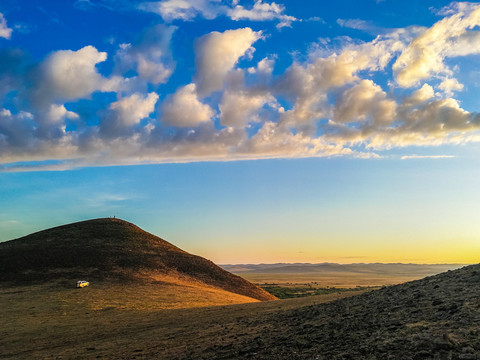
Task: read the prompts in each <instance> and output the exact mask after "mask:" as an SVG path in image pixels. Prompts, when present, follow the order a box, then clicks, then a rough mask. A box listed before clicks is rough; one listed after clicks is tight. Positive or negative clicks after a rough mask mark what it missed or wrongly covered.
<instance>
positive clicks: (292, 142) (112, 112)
mask: <svg viewBox="0 0 480 360" xmlns="http://www.w3.org/2000/svg"><path fill="white" fill-rule="evenodd" d="M0 14H1V15H0V229H1V231H0V241H4V240H8V239H11V238H14V237H18V236H21V235H25V234H28V233H29V232H32V231H35V230H40V229H43V228H46V227H50V226H55V225H59V224H63V223H67V222H73V221H78V220H83V219H88V218H95V217H105V216H113V215H115V216H118V217H121V218H124V219H126V220H129V221H131V222H134V223H136V224H137V225H139V226H141V227H143V228H144V229H146V230H148V231H150V232H153V233H155V234H156V235H159V236H161V237H164V238H165V239H166V240H169V241H171V242H172V243H174V244H177V245H179V246H180V247H182V248H184V249H185V250H187V251H192V252H194V253H197V254H199V255H202V256H205V257H208V258H211V259H212V260H214V261H216V262H220V263H227V262H229V263H240V262H277V261H289V262H290V261H310V262H322V261H337V262H352V261H353V262H355V261H365V262H371V261H380V262H389V261H402V262H463V263H470V262H475V261H477V259H478V255H480V246H479V243H480V242H479V241H478V234H479V233H480V232H479V230H480V225H477V224H478V219H477V218H476V216H475V215H476V214H477V213H479V211H478V210H479V208H478V205H477V204H479V203H480V202H479V200H480V199H479V197H480V195H479V192H478V189H477V184H476V179H478V175H479V174H478V172H479V170H478V169H479V166H478V165H479V161H478V153H479V152H478V150H479V145H478V142H479V140H480V136H479V135H480V134H479V129H480V115H478V97H479V96H478V95H479V88H480V71H479V68H478V63H479V60H480V56H479V55H480V31H479V25H480V5H478V4H477V3H466V2H448V1H422V2H419V1H393V0H384V1H375V0H364V1H347V0H343V1H336V2H332V3H326V2H319V1H311V0H308V1H302V2H300V3H299V2H294V1H276V2H271V1H259V0H257V1H237V0H232V1H221V0H210V1H209V0H192V1H184V0H162V1H150V2H144V1H127V0H124V1H110V0H98V1H94V0H78V1H47V2H30V1H29V2H21V1H16V0H6V1H4V2H2V4H0Z"/></svg>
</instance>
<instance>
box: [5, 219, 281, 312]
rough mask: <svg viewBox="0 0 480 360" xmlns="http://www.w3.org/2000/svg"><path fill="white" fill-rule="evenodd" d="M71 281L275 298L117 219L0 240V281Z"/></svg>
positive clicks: (267, 298) (62, 227) (241, 279)
mask: <svg viewBox="0 0 480 360" xmlns="http://www.w3.org/2000/svg"><path fill="white" fill-rule="evenodd" d="M75 279H77V280H78V279H87V280H90V281H93V282H97V283H107V284H108V283H118V282H120V283H125V282H129V283H136V284H140V283H141V284H146V283H150V284H155V285H162V284H165V285H172V284H173V285H175V286H179V287H183V288H184V290H185V289H188V290H191V289H193V288H198V291H199V292H202V291H204V290H205V289H210V290H212V289H213V288H215V289H218V290H221V291H225V292H228V293H231V294H232V293H233V294H238V295H241V296H242V297H246V298H241V299H240V298H239V299H237V300H235V301H234V302H246V301H248V299H247V298H250V300H251V301H254V300H252V299H255V300H260V301H262V300H274V299H275V297H274V296H273V295H271V294H269V293H267V292H266V291H264V290H262V289H260V288H259V287H257V286H255V285H253V284H252V283H250V282H248V281H246V280H244V279H243V278H241V277H239V276H237V275H233V274H231V273H229V272H228V271H225V270H223V269H221V268H220V267H218V266H217V265H215V264H214V263H213V262H211V261H209V260H207V259H204V258H202V257H200V256H196V255H192V254H189V253H187V252H186V251H183V250H181V249H179V248H178V247H176V246H174V245H172V244H170V243H169V242H167V241H165V240H163V239H161V238H159V237H157V236H155V235H153V234H150V233H148V232H146V231H144V230H142V229H140V228H139V227H137V226H135V225H134V224H132V223H129V222H127V221H124V220H120V219H112V218H102V219H94V220H88V221H82V222H77V223H73V224H68V225H63V226H58V227H55V228H51V229H47V230H43V231H40V232H36V233H33V234H30V235H27V236H24V237H21V238H18V239H15V240H10V241H7V242H4V243H0V281H3V282H8V283H12V284H38V283H45V282H52V281H57V282H58V281H63V282H64V283H69V284H70V283H71V281H73V280H75ZM176 293H180V291H176ZM190 293H191V291H190ZM191 295H192V294H190V297H191ZM193 295H194V294H193ZM216 295H217V296H218V294H216ZM220 297H221V296H220ZM227 303H229V302H227Z"/></svg>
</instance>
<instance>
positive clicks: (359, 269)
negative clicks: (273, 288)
mask: <svg viewBox="0 0 480 360" xmlns="http://www.w3.org/2000/svg"><path fill="white" fill-rule="evenodd" d="M220 266H221V267H222V268H223V269H225V270H227V271H230V272H233V273H248V272H250V273H254V272H255V273H275V274H281V273H306V272H311V273H315V272H352V273H383V274H385V273H394V274H403V275H423V276H428V275H433V274H438V273H441V272H444V271H447V270H453V269H458V268H460V267H462V266H465V264H403V263H390V264H385V263H356V264H336V263H319V264H311V263H276V264H237V265H220Z"/></svg>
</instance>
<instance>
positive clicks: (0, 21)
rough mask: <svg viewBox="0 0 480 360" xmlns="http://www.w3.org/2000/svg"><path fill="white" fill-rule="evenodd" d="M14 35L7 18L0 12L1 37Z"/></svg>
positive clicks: (5, 37)
mask: <svg viewBox="0 0 480 360" xmlns="http://www.w3.org/2000/svg"><path fill="white" fill-rule="evenodd" d="M11 36H12V29H10V28H9V27H8V26H7V20H6V19H5V16H3V14H2V13H0V37H3V38H4V39H10V37H11Z"/></svg>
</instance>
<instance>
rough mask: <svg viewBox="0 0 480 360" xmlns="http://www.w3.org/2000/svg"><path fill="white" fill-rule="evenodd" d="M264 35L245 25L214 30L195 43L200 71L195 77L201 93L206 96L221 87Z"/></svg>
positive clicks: (197, 65) (198, 70)
mask: <svg viewBox="0 0 480 360" xmlns="http://www.w3.org/2000/svg"><path fill="white" fill-rule="evenodd" d="M261 37H262V33H261V32H260V31H253V30H252V29H250V28H243V29H237V30H227V31H225V32H223V33H220V32H217V31H214V32H211V33H209V34H207V35H204V36H202V37H201V38H199V39H198V40H197V42H196V43H195V64H196V67H197V72H196V74H195V77H194V79H195V83H196V84H197V89H198V93H199V94H200V95H202V96H206V95H209V94H210V93H211V92H213V91H216V90H221V89H222V87H223V83H224V80H225V77H226V76H227V74H228V73H229V71H230V70H232V69H233V68H234V66H235V64H236V63H237V62H238V59H239V58H240V57H241V56H243V55H245V53H247V51H249V50H250V51H252V50H253V49H252V48H251V46H252V44H253V43H254V42H255V41H257V40H258V39H260V38H261Z"/></svg>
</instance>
